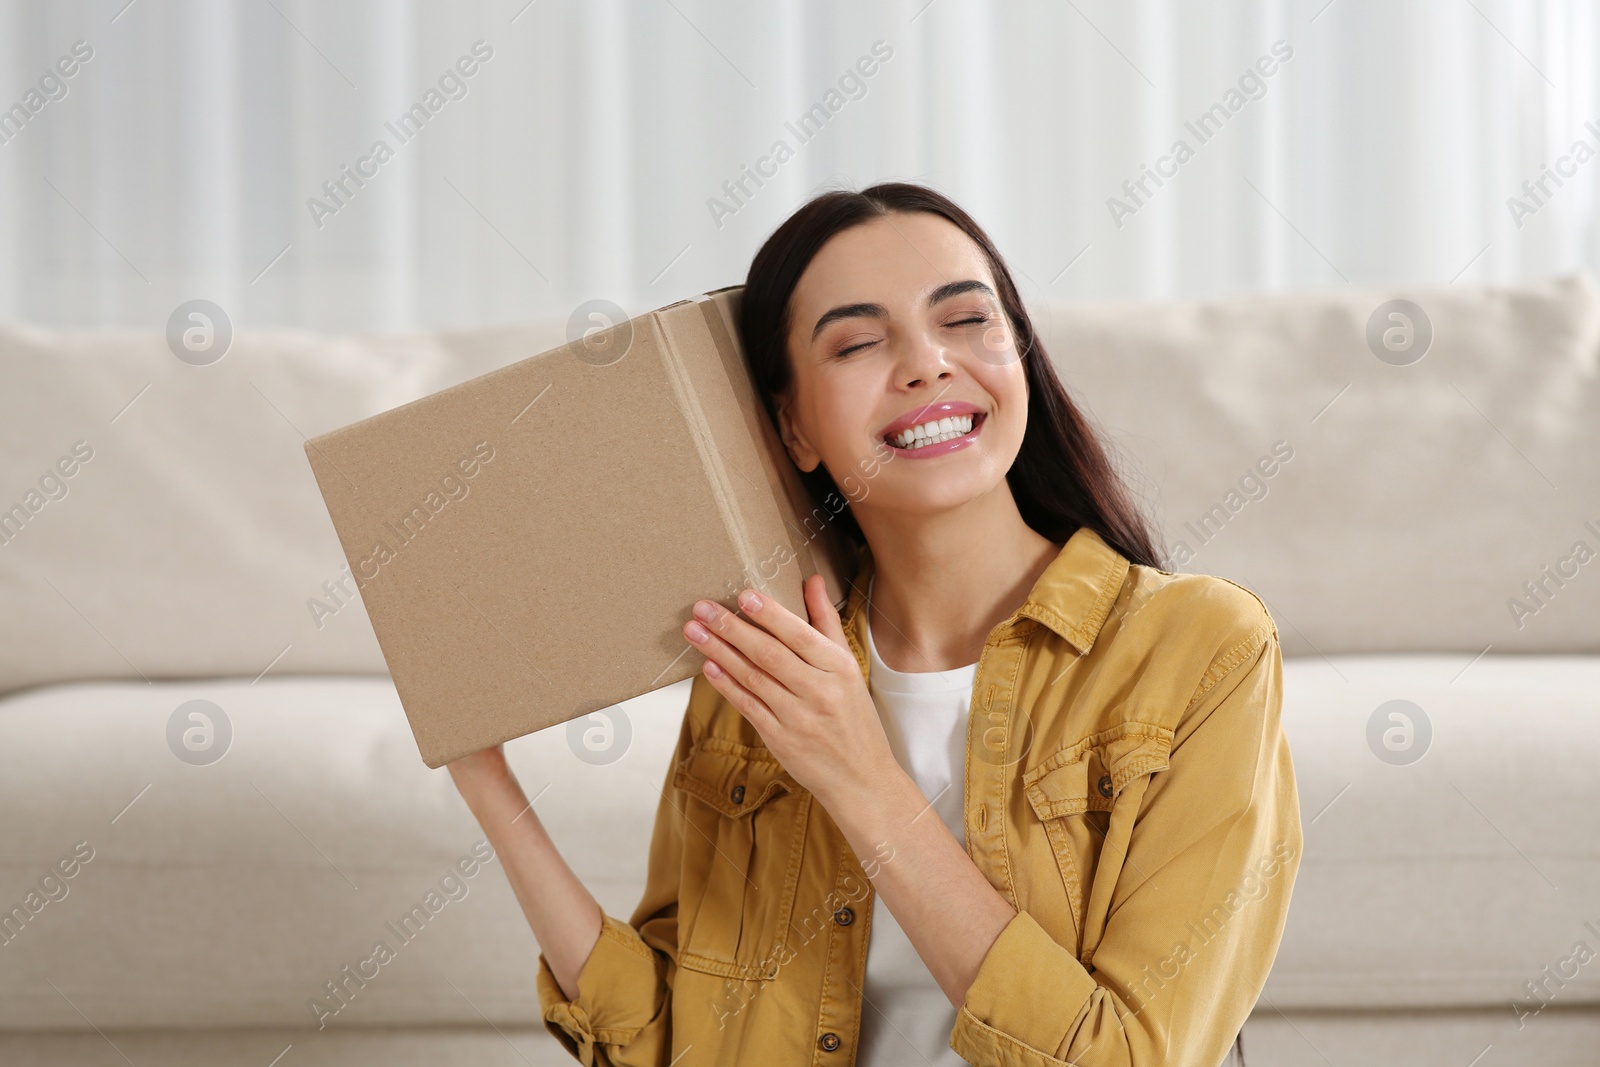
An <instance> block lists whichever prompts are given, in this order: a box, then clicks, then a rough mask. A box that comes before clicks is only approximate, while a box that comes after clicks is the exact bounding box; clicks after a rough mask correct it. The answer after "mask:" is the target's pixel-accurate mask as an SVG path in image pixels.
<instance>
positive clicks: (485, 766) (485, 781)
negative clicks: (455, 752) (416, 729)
mask: <svg viewBox="0 0 1600 1067" xmlns="http://www.w3.org/2000/svg"><path fill="white" fill-rule="evenodd" d="M445 766H446V767H448V768H450V777H451V778H452V779H453V780H454V781H455V783H456V789H458V790H460V792H461V796H462V798H463V799H465V800H467V801H469V802H470V801H472V800H475V799H477V798H478V797H480V796H482V795H483V792H484V789H485V787H486V786H494V785H499V784H501V783H503V782H504V781H505V780H506V779H507V778H509V777H511V768H510V766H509V765H508V764H507V763H506V753H505V749H504V748H503V747H502V746H500V745H491V746H490V747H488V748H486V749H483V750H482V751H480V752H473V753H471V754H469V755H466V756H462V757H461V758H460V759H454V760H451V761H450V762H449V763H446V764H445Z"/></svg>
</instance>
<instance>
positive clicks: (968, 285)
mask: <svg viewBox="0 0 1600 1067" xmlns="http://www.w3.org/2000/svg"><path fill="white" fill-rule="evenodd" d="M971 292H980V293H987V294H988V295H990V296H994V295H995V293H994V290H993V289H991V288H989V286H987V285H986V284H984V283H983V282H980V281H978V280H977V279H976V278H968V279H967V280H966V281H960V282H946V283H945V284H944V285H941V286H939V288H937V289H935V290H934V291H933V292H931V293H929V294H928V306H929V307H933V306H934V305H935V304H938V303H939V302H940V301H943V300H949V299H950V298H951V297H952V296H960V295H961V294H962V293H971ZM997 299H998V298H997ZM861 316H865V317H867V318H872V319H886V318H888V317H889V309H888V308H886V307H884V306H883V305H882V304H841V305H839V306H838V307H836V308H833V309H832V310H830V311H825V312H823V313H822V317H821V318H820V319H818V320H817V324H816V325H815V326H813V327H812V328H811V339H812V340H813V341H815V340H816V339H817V335H818V334H819V333H821V332H822V330H823V327H825V326H827V325H828V324H829V323H830V322H837V321H838V320H839V319H853V318H858V317H861Z"/></svg>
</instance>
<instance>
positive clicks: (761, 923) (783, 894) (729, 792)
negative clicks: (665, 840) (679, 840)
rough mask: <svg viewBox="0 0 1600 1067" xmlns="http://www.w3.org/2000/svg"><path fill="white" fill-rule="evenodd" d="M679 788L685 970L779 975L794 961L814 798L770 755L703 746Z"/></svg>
mask: <svg viewBox="0 0 1600 1067" xmlns="http://www.w3.org/2000/svg"><path fill="white" fill-rule="evenodd" d="M672 784H673V785H674V786H675V787H677V788H678V789H681V790H683V791H684V792H685V793H687V794H688V795H689V797H690V800H689V802H688V812H689V822H690V826H689V828H688V829H687V831H686V832H685V834H684V841H683V870H682V875H681V887H680V891H679V899H678V966H680V967H685V968H688V969H689V970H694V971H702V972H704V973H707V974H716V975H722V976H723V977H726V978H739V979H745V980H763V979H769V978H774V977H776V976H777V973H778V967H779V965H780V962H781V960H782V958H783V957H784V956H785V955H786V952H787V946H788V938H789V929H790V924H789V920H790V917H791V913H792V911H793V909H794V900H795V893H796V889H797V887H798V883H799V876H800V859H801V855H802V852H803V848H802V846H803V844H804V841H805V830H806V819H807V815H808V813H809V811H810V805H811V794H810V793H809V792H807V791H806V790H804V789H802V788H801V787H800V785H799V783H797V782H796V781H795V780H794V778H793V777H791V776H790V775H789V773H788V772H787V771H785V770H784V769H783V766H782V764H780V763H778V761H777V760H776V759H774V758H773V756H772V754H771V753H770V752H768V751H767V750H766V749H765V748H758V747H754V746H750V745H744V744H740V743H739V742H737V741H732V740H729V739H727V738H721V737H708V738H704V739H703V740H701V741H699V742H698V743H696V745H695V746H694V747H693V748H692V749H691V750H690V752H689V754H688V756H686V757H685V758H684V760H683V761H682V762H681V763H680V764H679V765H678V768H677V770H676V771H675V772H674V774H673V779H672Z"/></svg>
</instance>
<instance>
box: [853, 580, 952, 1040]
mask: <svg viewBox="0 0 1600 1067" xmlns="http://www.w3.org/2000/svg"><path fill="white" fill-rule="evenodd" d="M871 600H872V584H871V582H870V581H869V582H868V584H867V601H868V604H869V605H870V603H871ZM871 614H872V613H871V610H870V607H869V608H868V609H867V620H868V624H867V626H866V631H867V654H868V655H869V656H870V657H871V659H872V670H871V673H870V676H869V679H868V681H869V683H870V684H869V686H868V688H869V690H870V691H871V693H872V700H873V703H875V704H876V705H877V707H878V716H879V718H880V719H881V720H882V721H883V729H884V733H886V734H887V735H888V737H889V747H890V749H892V750H893V752H894V758H895V760H896V761H897V762H898V763H899V764H900V766H901V767H903V768H905V770H906V773H908V774H909V775H910V776H911V778H912V780H913V781H915V782H916V783H917V787H918V788H919V789H921V790H922V795H923V796H924V797H926V798H927V799H928V800H929V801H930V802H931V803H932V806H933V807H932V811H930V812H928V813H927V814H926V815H924V818H927V817H930V816H932V815H935V814H937V815H938V817H939V818H941V819H943V820H944V823H945V825H946V826H948V827H949V828H950V832H951V833H952V834H954V835H955V838H956V840H957V841H959V842H961V843H962V845H963V847H965V844H966V834H965V831H964V830H963V828H962V824H961V808H962V802H963V799H964V798H963V796H962V779H963V777H964V775H965V773H966V751H967V709H968V706H969V704H970V702H971V699H972V683H973V680H974V679H975V678H976V676H977V672H978V665H977V664H976V663H974V664H971V665H969V666H966V667H958V668H956V669H955V670H951V671H916V672H903V671H895V670H890V669H889V668H888V667H886V666H885V665H884V663H883V660H881V659H879V658H878V647H877V645H876V643H874V641H873V640H872V627H871V624H870V620H871ZM862 994H863V997H862V1004H861V1045H860V1049H859V1051H858V1052H857V1054H856V1063H857V1064H858V1067H889V1065H895V1067H899V1065H903V1064H911V1063H914V1064H917V1067H922V1064H923V1063H924V1062H926V1063H928V1064H931V1065H933V1067H945V1065H947V1064H948V1065H950V1067H959V1065H961V1064H964V1063H966V1061H965V1060H963V1059H962V1058H961V1057H960V1056H958V1055H956V1053H955V1051H954V1050H952V1049H951V1048H950V1031H951V1030H952V1029H953V1028H954V1027H955V1023H956V1009H955V1006H954V1005H953V1004H951V1003H950V1001H949V999H948V998H947V997H946V996H945V995H944V991H943V990H941V989H940V988H939V984H938V983H937V982H935V981H934V980H933V975H932V974H930V973H929V972H928V968H927V965H926V964H924V963H923V962H922V957H921V956H918V955H917V950H916V949H915V948H914V947H912V944H911V941H910V939H909V938H907V937H906V935H905V931H904V930H902V929H901V928H900V924H899V923H898V922H896V921H895V918H894V915H893V914H891V913H890V911H889V909H888V908H887V907H886V906H885V905H884V903H883V898H882V897H881V896H878V895H877V894H874V895H873V899H872V932H871V935H870V936H869V938H868V942H867V973H866V976H865V978H864V979H863V981H862Z"/></svg>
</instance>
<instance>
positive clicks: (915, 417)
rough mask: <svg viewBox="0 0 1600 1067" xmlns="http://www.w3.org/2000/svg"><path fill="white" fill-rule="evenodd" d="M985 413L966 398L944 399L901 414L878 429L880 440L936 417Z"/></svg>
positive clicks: (974, 427) (944, 417)
mask: <svg viewBox="0 0 1600 1067" xmlns="http://www.w3.org/2000/svg"><path fill="white" fill-rule="evenodd" d="M983 413H984V412H983V409H982V408H980V407H979V406H978V405H976V404H969V403H967V402H966V401H965V400H943V401H940V402H939V403H937V404H928V405H926V406H924V407H920V408H913V409H911V410H910V411H908V412H906V413H905V414H904V415H901V416H900V417H899V418H898V419H895V420H894V421H893V422H891V423H890V424H889V425H887V426H885V427H884V428H883V429H881V430H879V431H878V440H880V441H882V440H885V439H887V438H889V437H892V436H894V435H895V434H898V433H900V432H901V431H903V430H909V429H911V427H913V426H920V425H921V424H922V423H925V422H932V421H933V420H934V419H946V418H949V417H951V416H952V415H982V414H983ZM979 421H980V422H981V421H982V420H981V419H980V420H979ZM973 429H974V430H976V429H977V426H976V425H974V426H973ZM891 443H892V442H891ZM930 447H931V446H930Z"/></svg>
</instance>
